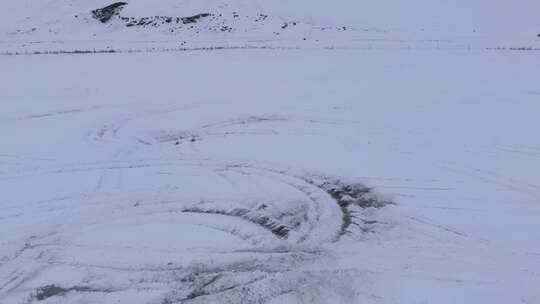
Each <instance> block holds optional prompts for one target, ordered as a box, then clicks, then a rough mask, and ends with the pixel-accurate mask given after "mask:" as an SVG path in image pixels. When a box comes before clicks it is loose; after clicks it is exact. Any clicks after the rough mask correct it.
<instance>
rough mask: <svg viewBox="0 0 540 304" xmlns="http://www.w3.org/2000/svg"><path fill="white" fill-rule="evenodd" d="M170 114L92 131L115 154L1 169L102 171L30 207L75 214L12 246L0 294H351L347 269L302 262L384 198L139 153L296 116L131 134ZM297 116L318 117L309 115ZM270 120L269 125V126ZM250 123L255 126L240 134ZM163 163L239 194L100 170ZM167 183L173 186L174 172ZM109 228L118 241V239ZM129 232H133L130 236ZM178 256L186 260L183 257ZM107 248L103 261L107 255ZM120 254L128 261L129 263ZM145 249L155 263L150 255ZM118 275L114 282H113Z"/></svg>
mask: <svg viewBox="0 0 540 304" xmlns="http://www.w3.org/2000/svg"><path fill="white" fill-rule="evenodd" d="M175 111H179V109H172V108H167V109H157V110H152V111H148V112H144V111H141V112H139V113H138V114H129V113H128V114H125V115H123V118H120V119H117V120H113V121H112V122H111V123H105V124H102V127H98V128H96V129H95V130H93V131H90V132H88V133H87V138H89V139H91V141H90V142H91V143H92V142H93V143H94V144H96V145H112V146H114V148H115V149H116V151H115V152H114V153H113V155H112V158H111V159H110V160H103V161H94V162H86V163H64V164H63V163H61V162H58V161H56V162H47V163H43V164H42V165H41V166H39V167H37V168H31V169H29V170H21V172H19V173H18V174H15V175H13V174H8V175H7V176H5V178H8V179H11V178H23V177H29V176H30V177H37V178H39V177H47V176H64V175H65V176H70V175H71V174H81V173H82V174H95V173H99V174H98V176H99V180H98V181H97V185H98V186H97V187H96V188H95V189H94V192H90V193H86V194H81V195H80V196H70V197H64V198H61V199H54V200H44V201H40V202H35V203H30V204H27V210H26V211H25V213H26V214H25V215H24V216H33V217H34V218H35V219H36V221H42V222H44V223H47V222H51V223H52V222H54V221H55V219H56V218H57V217H59V216H62V217H66V216H67V217H72V218H75V219H77V221H76V222H75V223H67V224H65V226H64V227H54V226H53V227H54V228H52V230H51V233H49V234H46V235H44V236H42V237H39V238H34V237H31V238H29V239H28V241H26V242H25V243H24V244H20V245H18V246H19V247H18V249H17V245H16V244H12V246H13V247H14V254H13V255H10V256H6V257H3V261H4V263H3V266H2V267H0V286H3V287H2V288H0V296H1V295H2V294H4V295H6V294H12V293H15V294H18V295H19V298H21V299H25V301H27V302H28V303H31V302H33V301H37V302H39V301H41V300H47V299H53V298H54V299H56V300H58V301H60V303H61V302H62V301H66V302H69V301H71V300H73V299H76V298H77V297H78V295H80V294H84V296H85V297H86V298H89V299H91V300H92V299H93V300H95V301H98V302H99V301H107V300H106V299H113V298H114V297H115V296H116V295H119V294H126V293H127V294H129V293H136V292H137V291H139V290H146V291H148V293H149V294H153V295H154V299H160V300H159V301H158V302H159V303H163V304H165V303H206V302H212V301H214V302H215V301H218V300H219V301H220V303H254V302H266V301H269V300H271V299H279V298H280V297H283V296H286V297H296V298H298V299H302V300H303V301H310V302H313V301H316V299H317V295H320V293H321V291H320V286H321V285H324V286H329V287H330V290H331V292H332V293H333V296H334V297H336V299H340V300H339V301H341V302H343V303H347V302H351V301H353V299H354V297H355V293H354V291H353V290H352V289H351V287H350V286H348V285H347V283H346V282H348V281H350V275H351V273H350V271H348V270H332V271H329V270H325V269H315V270H307V269H306V267H308V266H309V265H313V264H314V263H316V262H317V261H320V260H321V259H325V258H326V257H327V256H328V252H327V249H326V247H325V244H330V243H333V242H337V241H340V239H341V238H342V237H343V236H345V235H347V234H355V233H365V232H369V231H371V230H370V227H372V226H376V225H378V223H377V222H376V221H373V220H371V219H370V217H369V214H362V212H361V210H362V209H376V208H380V207H383V206H385V205H386V204H388V203H389V202H388V201H385V200H382V199H379V198H378V197H377V196H375V195H373V193H372V190H371V189H370V188H368V187H366V186H363V185H361V184H358V183H345V182H343V181H342V180H340V179H338V178H334V177H328V176H324V175H316V174H312V173H309V172H303V171H301V170H295V169H292V168H286V167H285V168H280V166H279V165H278V166H268V165H266V164H261V163H257V162H253V163H251V162H237V161H231V162H224V161H222V160H212V159H211V158H207V157H203V156H199V157H197V156H193V155H194V154H193V153H192V154H190V155H187V156H185V155H182V157H181V158H174V157H171V158H149V157H147V156H146V154H145V153H144V152H147V151H148V150H152V149H168V150H170V151H172V152H173V153H174V152H175V151H176V150H178V149H179V146H180V147H182V148H183V146H184V143H186V142H187V143H189V144H190V145H192V146H195V147H196V146H197V145H198V144H199V143H201V142H204V141H205V140H211V139H212V138H213V137H215V136H220V137H222V136H225V138H227V137H234V136H243V135H246V134H249V135H250V136H251V135H257V134H259V132H263V133H264V134H270V135H275V136H278V135H279V132H275V131H272V130H273V127H275V125H276V124H278V125H279V124H280V125H283V124H287V123H288V122H290V121H291V120H293V118H290V117H284V116H280V115H250V116H240V117H234V118H230V119H224V120H219V121H216V122H210V123H204V124H202V125H200V126H199V127H197V128H194V129H187V130H183V131H168V130H162V131H160V132H156V131H155V130H150V131H149V132H146V134H139V133H133V132H131V131H132V130H131V129H130V126H131V123H134V122H137V121H138V120H145V119H151V120H159V119H161V116H162V115H170V114H171V113H173V112H175ZM300 121H304V123H316V122H315V121H313V120H309V119H304V120H300ZM266 125H271V127H268V128H266V129H265V126H266ZM254 126H256V127H258V128H259V129H256V130H255V131H253V130H246V129H249V128H253V127H254ZM137 131H139V130H138V129H137ZM126 153H128V154H129V157H126V155H127V154H126ZM139 155H140V156H139ZM195 155H196V154H195ZM135 156H137V157H135ZM159 170H169V171H171V172H172V173H171V174H176V172H185V173H182V174H184V175H185V174H188V175H192V176H198V175H200V176H202V179H201V180H205V181H206V182H207V183H208V185H209V186H211V185H212V183H217V184H219V183H224V184H227V185H228V186H227V187H228V188H229V189H227V192H240V194H238V195H236V196H234V197H232V198H222V197H220V195H219V192H217V193H215V194H212V191H209V193H207V191H204V190H203V189H204V187H203V188H201V189H200V190H197V191H200V193H199V192H194V193H195V194H190V195H186V194H185V193H183V190H182V187H183V186H184V187H188V188H190V187H196V185H197V183H198V182H197V180H196V181H193V182H190V181H189V180H185V179H184V181H185V182H188V184H187V185H183V184H182V180H180V181H178V183H179V184H178V186H179V188H178V189H176V188H167V187H164V185H163V184H160V182H159V181H156V182H151V181H149V182H148V183H147V184H146V185H145V188H144V189H142V190H137V191H133V190H129V188H128V189H123V188H122V187H120V186H119V187H109V186H108V185H107V182H110V179H108V178H106V177H105V175H106V174H110V173H111V172H123V173H119V174H122V175H124V176H125V177H124V179H127V180H128V181H129V177H130V176H132V175H134V176H137V175H141V174H143V175H144V174H156V172H158V171H159ZM163 178H164V179H165V180H166V181H167V182H171V183H174V179H172V180H171V181H169V180H168V179H166V177H163ZM126 183H128V185H129V182H126ZM105 189H106V190H107V191H104V190H105ZM243 189H252V190H250V191H251V192H250V193H252V194H250V196H254V197H253V198H249V196H248V197H243V194H242V193H243V191H244V190H243ZM128 190H129V191H128ZM208 190H210V189H208ZM273 192H284V193H287V195H288V196H290V199H287V200H286V201H282V200H281V199H282V198H281V196H278V198H277V199H269V198H265V195H264V193H273ZM288 196H287V197H288ZM56 221H58V220H56ZM141 227H143V228H141ZM145 227H147V228H145ZM353 228H354V229H353ZM356 228H359V229H356ZM146 229H148V231H155V232H156V233H158V234H157V235H167V233H171V235H170V236H169V237H168V238H165V239H163V240H156V241H153V240H152V237H151V236H150V235H146V234H145V233H147V230H146ZM188 230H189V231H191V232H189V233H188V234H197V233H204V234H210V235H214V237H216V238H224V239H229V238H230V241H229V242H231V243H233V245H231V246H224V247H221V246H223V245H220V244H221V243H219V242H218V244H216V245H215V246H214V245H211V246H207V245H206V244H202V246H203V247H204V248H203V247H201V248H199V247H198V246H201V244H199V241H197V240H196V239H191V238H189V237H187V238H183V237H180V238H179V239H178V241H179V242H182V240H183V239H185V241H186V242H187V243H186V244H187V245H186V246H187V247H182V246H183V245H182V244H179V243H177V242H178V241H173V239H176V238H177V237H176V236H175V235H177V234H178V235H183V234H186V232H185V231H188ZM115 233H118V235H121V237H115ZM130 234H131V235H137V236H138V237H137V238H136V239H129V238H128V239H125V237H124V236H125V235H130ZM227 235H228V236H227ZM113 240H116V242H115V241H113ZM191 243H193V244H192V245H190V244H191ZM234 244H237V245H234ZM193 250H194V252H196V255H195V256H193V255H192V253H191V252H192V251H193ZM179 253H180V256H182V255H185V254H188V255H189V254H191V256H188V257H186V258H184V259H179V257H178V255H179ZM103 255H106V256H108V257H109V261H103V260H102V259H101V258H100V257H101V256H103ZM125 256H127V257H130V258H129V259H128V260H124V259H123V258H122V257H125ZM146 256H152V257H154V258H153V259H152V260H148V259H147V258H146ZM7 264H9V265H24V264H26V266H25V267H20V266H10V267H7V266H6V265H7ZM59 269H64V270H65V269H68V270H69V271H70V272H71V273H74V274H75V275H74V279H73V280H72V281H70V282H69V283H67V282H62V281H61V280H60V278H57V277H55V274H54V273H55V271H58V270H59ZM36 273H39V274H40V275H42V276H43V277H45V278H49V279H46V280H45V281H43V282H41V283H40V282H33V281H32V279H31V278H32V277H33V276H35V274H36ZM113 273H114V277H115V278H116V279H115V280H114V281H111V280H108V279H107V278H108V277H110V276H111V275H112V274H113ZM14 274H16V275H15V276H14Z"/></svg>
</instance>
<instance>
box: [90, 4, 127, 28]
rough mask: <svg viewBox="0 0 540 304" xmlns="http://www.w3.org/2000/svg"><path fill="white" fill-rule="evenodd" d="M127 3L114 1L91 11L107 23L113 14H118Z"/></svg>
mask: <svg viewBox="0 0 540 304" xmlns="http://www.w3.org/2000/svg"><path fill="white" fill-rule="evenodd" d="M126 5H127V2H116V3H113V4H111V5H108V6H105V7H103V8H99V9H96V10H93V11H92V16H93V17H94V18H95V19H97V20H99V21H101V22H102V23H107V22H109V20H111V18H112V17H113V16H117V15H118V14H120V11H121V10H122V9H123V8H124V6H126Z"/></svg>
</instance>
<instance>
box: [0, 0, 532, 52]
mask: <svg viewBox="0 0 540 304" xmlns="http://www.w3.org/2000/svg"><path fill="white" fill-rule="evenodd" d="M112 3H114V2H111V1H101V0H100V1H98V0H93V1H83V0H77V1H69V0H49V1H38V2H36V1H9V2H8V3H7V5H8V10H6V11H9V12H10V13H9V14H6V16H3V17H2V18H1V20H0V26H1V29H2V31H1V33H0V35H1V36H0V39H1V40H2V42H3V45H2V48H3V50H4V52H5V51H17V50H26V51H32V50H45V49H50V50H58V49H62V48H64V49H74V48H79V49H95V48H97V49H105V48H114V49H116V50H126V49H144V48H149V47H151V48H155V49H167V48H174V47H179V46H184V47H211V46H232V45H234V46H258V47H261V46H270V47H364V48H365V47H386V48H387V47H394V48H400V47H401V48H403V47H409V48H410V47H413V48H426V47H427V48H433V47H439V48H440V47H441V43H440V42H443V47H452V48H456V47H457V48H464V47H465V46H466V47H467V48H470V47H471V46H472V47H480V48H481V47H484V48H487V47H489V48H495V47H537V46H538V44H539V43H538V41H539V40H540V38H538V37H537V35H538V34H540V24H539V23H540V22H538V18H537V13H536V12H538V11H539V10H540V4H539V3H538V1H534V0H521V1H518V2H516V1H513V2H511V3H510V2H508V1H474V2H471V1H462V0H460V1H457V2H456V1H454V2H452V3H449V2H448V1H427V0H416V1H379V2H377V1H352V0H346V1H340V2H339V3H333V2H330V1H306V0H297V1H261V0H256V1H244V0H234V1H223V0H221V1H216V0H204V1H195V0H186V1H173V0H160V1H145V0H131V1H128V2H127V5H125V7H124V9H123V10H122V11H121V13H120V15H119V16H115V18H113V19H112V20H110V22H107V23H106V24H102V23H100V22H99V21H97V20H96V19H94V18H93V17H92V14H91V12H92V11H93V10H95V9H99V8H101V7H104V6H107V5H110V4H112ZM197 14H210V16H209V17H207V18H201V19H200V20H197V21H196V22H192V23H190V24H179V23H178V22H175V21H174V20H180V19H181V18H186V17H189V16H193V15H197ZM171 20H173V22H171ZM510 20H511V21H510ZM404 40H405V41H404ZM120 41H123V42H125V43H120ZM128 41H129V43H127V42H128ZM149 41H152V42H153V43H152V44H151V43H148V42H149ZM158 41H159V43H157V42H158ZM426 41H427V42H428V43H426ZM429 41H438V42H439V43H438V44H437V45H436V46H435V45H434V44H433V43H429ZM404 42H407V43H404ZM30 43H33V45H29V44H30ZM36 44H38V45H36ZM58 44H63V46H60V45H58Z"/></svg>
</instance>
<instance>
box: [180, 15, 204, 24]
mask: <svg viewBox="0 0 540 304" xmlns="http://www.w3.org/2000/svg"><path fill="white" fill-rule="evenodd" d="M208 16H210V14H208V13H203V14H197V15H193V16H189V17H183V18H182V22H183V23H184V24H189V23H195V22H197V21H198V20H199V19H201V18H204V17H208Z"/></svg>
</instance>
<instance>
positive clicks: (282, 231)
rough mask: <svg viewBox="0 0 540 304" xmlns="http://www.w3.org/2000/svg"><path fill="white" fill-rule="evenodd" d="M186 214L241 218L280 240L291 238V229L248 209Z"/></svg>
mask: <svg viewBox="0 0 540 304" xmlns="http://www.w3.org/2000/svg"><path fill="white" fill-rule="evenodd" d="M182 212H186V213H207V214H219V215H227V216H234V217H239V218H242V219H244V220H247V221H249V222H251V223H253V224H256V225H258V226H261V227H263V228H265V229H266V230H269V231H270V232H272V233H273V234H274V235H275V236H277V237H279V238H283V239H285V238H287V237H288V236H289V231H290V229H289V228H288V227H286V226H284V225H282V224H280V223H278V222H276V221H274V220H273V219H271V218H270V217H268V216H264V215H257V214H253V212H252V211H250V210H247V209H233V210H219V209H201V208H195V207H194V208H186V209H184V210H182Z"/></svg>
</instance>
